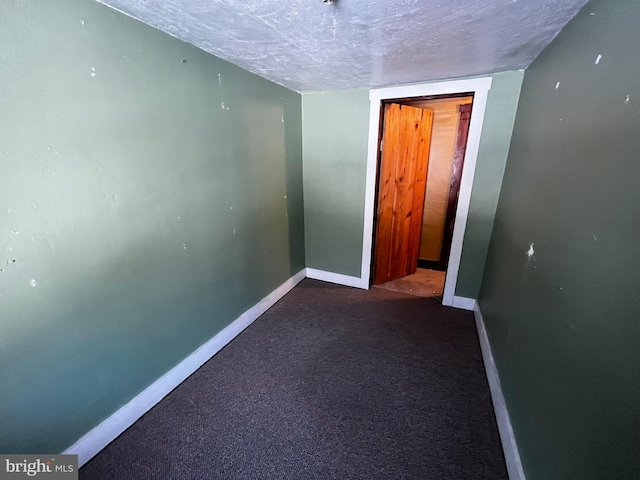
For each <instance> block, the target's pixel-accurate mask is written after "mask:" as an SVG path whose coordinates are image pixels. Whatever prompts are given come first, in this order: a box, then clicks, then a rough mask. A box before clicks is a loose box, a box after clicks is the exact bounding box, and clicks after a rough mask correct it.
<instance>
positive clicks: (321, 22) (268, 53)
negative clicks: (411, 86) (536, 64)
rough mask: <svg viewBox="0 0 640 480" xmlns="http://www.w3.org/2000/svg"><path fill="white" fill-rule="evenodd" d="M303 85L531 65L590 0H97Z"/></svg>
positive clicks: (322, 87) (301, 88)
mask: <svg viewBox="0 0 640 480" xmlns="http://www.w3.org/2000/svg"><path fill="white" fill-rule="evenodd" d="M99 1H101V2H102V3H104V4H106V5H108V6H111V7H113V8H115V9H117V10H120V11H122V12H124V13H126V14H128V15H130V16H132V17H134V18H137V19H139V20H141V21H143V22H144V23H147V24H149V25H151V26H153V27H156V28H158V29H160V30H163V31H165V32H167V33H169V34H171V35H173V36H175V37H177V38H180V39H182V40H184V41H186V42H189V43H191V44H193V45H195V46H197V47H200V48H202V49H203V50H205V51H207V52H210V53H212V54H214V55H216V56H218V57H220V58H223V59H225V60H228V61H230V62H232V63H235V64H236V65H239V66H241V67H243V68H245V69H247V70H249V71H251V72H254V73H256V74H258V75H260V76H262V77H265V78H268V79H270V80H272V81H274V82H276V83H279V84H281V85H284V86H286V87H288V88H290V89H292V90H295V91H298V92H319V91H327V90H339V89H349V88H359V87H377V86H383V85H394V84H401V83H412V82H422V81H428V80H437V79H443V78H453V77H463V76H468V75H475V74H483V73H491V72H499V71H505V70H516V69H520V68H526V67H527V66H529V64H530V63H531V62H532V61H533V60H534V59H535V57H536V56H537V55H538V54H539V53H540V52H541V51H542V49H543V48H544V47H545V46H546V45H547V44H548V43H549V42H550V41H551V40H552V39H553V38H554V37H555V36H556V34H557V33H558V32H559V31H560V29H561V28H562V27H563V26H564V25H565V24H566V23H567V22H568V21H569V20H570V19H571V18H572V17H573V16H574V15H575V14H576V13H577V12H578V10H579V9H580V7H582V6H583V5H584V4H585V3H586V0H386V1H383V0H334V3H333V5H325V4H323V2H322V0H289V1H286V0H284V1H283V0H280V1H277V0H99Z"/></svg>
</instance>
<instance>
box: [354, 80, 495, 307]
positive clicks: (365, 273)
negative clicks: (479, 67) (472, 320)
mask: <svg viewBox="0 0 640 480" xmlns="http://www.w3.org/2000/svg"><path fill="white" fill-rule="evenodd" d="M491 80H492V79H491V77H483V78H473V79H467V80H452V81H448V82H438V83H425V84H420V85H405V86H400V87H389V88H378V89H374V90H371V91H370V92H369V100H370V108H371V110H370V112H369V149H368V153H367V177H366V187H365V205H364V231H363V235H362V270H361V274H360V288H365V289H368V288H369V276H370V274H371V254H372V252H371V247H372V242H373V220H374V212H375V209H376V205H375V197H376V174H377V161H378V144H379V143H378V133H379V128H380V107H381V104H382V101H383V100H388V99H394V98H410V97H425V96H430V95H448V94H455V93H467V92H472V93H473V94H474V96H473V110H472V112H471V120H470V123H469V136H468V137H467V150H466V152H465V156H464V166H463V168H462V180H461V183H460V195H459V197H458V207H457V209H456V216H455V224H454V227H453V236H452V239H451V252H450V254H449V263H448V265H447V276H446V280H445V284H444V293H443V297H442V304H443V305H448V306H452V305H454V296H455V291H456V284H457V282H458V270H459V268H460V257H461V256H462V241H463V240H464V231H465V229H466V227H467V216H468V214H469V202H470V200H471V188H472V186H473V177H474V175H475V170H476V161H477V159H478V148H479V146H480V135H481V133H482V122H483V120H484V111H485V108H486V106H487V96H488V93H489V90H490V89H491ZM456 303H457V302H456Z"/></svg>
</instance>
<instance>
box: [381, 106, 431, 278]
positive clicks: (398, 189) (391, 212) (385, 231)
mask: <svg viewBox="0 0 640 480" xmlns="http://www.w3.org/2000/svg"><path fill="white" fill-rule="evenodd" d="M432 126H433V111H432V110H426V109H422V108H415V107H408V106H406V105H398V104H395V103H392V104H388V105H386V107H385V115H384V129H383V136H382V138H383V144H382V161H381V164H380V183H379V187H378V211H377V224H376V239H375V240H376V241H375V254H374V257H375V261H374V262H375V263H374V268H375V270H374V281H373V283H374V284H380V283H384V282H387V281H389V280H394V279H396V278H400V277H404V276H406V275H410V274H412V273H415V271H416V266H417V261H418V254H419V250H420V231H421V228H422V210H423V207H424V192H425V188H426V180H427V167H428V164H429V148H430V145H431V128H432Z"/></svg>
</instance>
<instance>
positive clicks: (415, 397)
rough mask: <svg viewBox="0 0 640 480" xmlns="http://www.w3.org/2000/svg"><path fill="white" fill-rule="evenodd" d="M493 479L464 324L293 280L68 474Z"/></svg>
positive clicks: (473, 341) (488, 435) (471, 329)
mask: <svg viewBox="0 0 640 480" xmlns="http://www.w3.org/2000/svg"><path fill="white" fill-rule="evenodd" d="M80 478H81V479H83V480H102V479H118V480H122V479H127V480H130V479H131V480H136V479H172V480H182V479H194V480H195V479H319V480H320V479H322V480H325V479H340V480H342V479H366V480H372V479H420V480H426V479H436V480H445V479H452V480H454V479H455V480H464V479H483V480H488V479H507V472H506V468H505V464H504V459H503V455H502V450H501V446H500V439H499V436H498V430H497V427H496V422H495V417H494V414H493V409H492V405H491V399H490V396H489V387H488V385H487V381H486V377H485V372H484V367H483V364H482V359H481V353H480V347H479V345H478V338H477V334H476V330H475V326H474V321H473V315H472V314H471V313H470V312H463V311H460V310H454V309H450V308H445V307H442V306H441V305H439V304H438V303H437V302H436V301H435V300H433V299H428V298H419V297H412V296H408V295H404V294H399V293H396V292H390V291H386V290H380V289H372V290H370V291H364V290H357V289H353V288H348V287H341V286H336V285H331V284H328V283H323V282H319V281H315V280H309V279H307V280H304V281H303V282H302V283H301V284H300V285H298V286H297V287H296V288H295V289H294V290H293V291H291V292H290V293H289V294H288V295H287V296H285V297H284V298H283V299H282V300H281V301H280V302H278V303H277V304H276V305H275V306H274V307H273V308H271V309H270V310H269V311H268V312H267V313H265V314H264V315H263V316H262V317H260V318H259V319H258V320H256V321H255V322H254V323H253V325H251V326H250V327H249V328H248V329H247V330H245V331H244V332H243V333H242V334H241V335H239V336H238V337H237V338H236V339H235V340H233V341H232V342H231V343H230V344H229V345H228V346H227V347H225V348H224V349H223V350H222V351H221V352H219V353H218V354H217V355H215V356H214V357H213V358H212V359H211V360H210V361H209V362H207V363H206V364H205V365H204V366H203V367H202V368H200V369H199V370H198V371H197V372H196V373H195V374H194V375H192V376H191V377H190V378H188V379H187V380H186V381H185V382H184V383H183V384H182V385H180V386H179V387H178V388H177V389H175V390H174V391H173V392H172V393H171V394H169V395H168V396H167V397H166V398H165V399H164V400H163V401H162V402H160V403H159V404H158V405H157V406H156V407H155V408H153V409H152V410H151V411H150V412H148V413H147V414H146V415H145V416H144V417H142V418H141V419H140V420H139V421H138V422H136V423H135V424H134V425H133V426H132V427H131V428H129V429H128V430H127V431H126V432H124V433H123V434H122V435H121V436H120V437H118V438H117V439H116V440H115V441H114V442H112V443H111V444H110V445H109V446H108V447H107V448H105V449H104V450H103V451H102V452H101V453H100V454H98V455H97V456H96V457H95V458H94V459H93V460H91V461H90V462H89V463H87V464H86V465H85V466H84V467H83V468H82V469H81V470H80Z"/></svg>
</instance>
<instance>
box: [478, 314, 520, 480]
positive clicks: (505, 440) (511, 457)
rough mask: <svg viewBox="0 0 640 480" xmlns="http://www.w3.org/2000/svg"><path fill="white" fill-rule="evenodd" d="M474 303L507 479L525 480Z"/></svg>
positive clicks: (495, 372)
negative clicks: (507, 474) (505, 464)
mask: <svg viewBox="0 0 640 480" xmlns="http://www.w3.org/2000/svg"><path fill="white" fill-rule="evenodd" d="M474 303H475V308H474V309H473V313H474V316H475V319H476V328H477V329H478V337H479V338H480V348H481V350H482V359H483V360H484V368H485V371H486V372H487V380H488V381H489V389H490V390H491V399H492V401H493V410H494V411H495V413H496V420H497V422H498V431H499V432H500V440H501V441H502V450H503V451H504V458H505V461H506V463H507V472H508V473H509V479H510V480H526V479H525V475H524V470H523V468H522V461H521V460H520V453H519V452H518V445H517V444H516V438H515V436H514V435H513V427H512V426H511V420H510V419H509V412H508V410H507V404H506V403H505V400H504V395H503V394H502V387H501V386H500V376H499V375H498V369H497V368H496V364H495V361H494V359H493V352H492V351H491V344H490V343H489V337H488V336H487V329H486V328H485V325H484V319H483V318H482V312H481V311H480V307H479V305H478V304H477V302H474Z"/></svg>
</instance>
